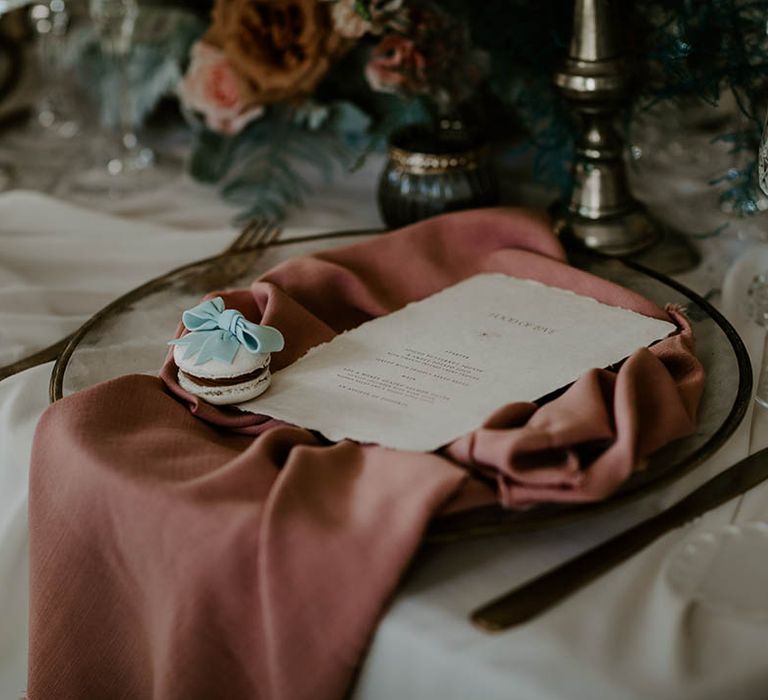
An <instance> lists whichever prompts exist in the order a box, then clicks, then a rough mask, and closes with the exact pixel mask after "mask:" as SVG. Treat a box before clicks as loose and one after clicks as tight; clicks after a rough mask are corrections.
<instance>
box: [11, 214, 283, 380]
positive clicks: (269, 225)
mask: <svg viewBox="0 0 768 700" xmlns="http://www.w3.org/2000/svg"><path fill="white" fill-rule="evenodd" d="M281 233H282V229H281V227H280V226H278V225H277V224H276V223H274V222H273V221H270V220H268V219H263V218H261V217H255V218H253V219H250V220H249V221H248V222H247V223H246V224H245V226H243V228H242V229H241V231H240V233H239V234H238V235H237V236H236V237H235V239H234V240H233V241H232V242H231V243H230V244H229V245H228V246H227V247H226V248H225V249H224V251H223V252H225V253H233V252H240V251H245V250H249V249H251V248H266V247H267V246H269V245H271V244H272V243H274V242H275V241H276V240H277V239H278V238H279V237H280V234H281ZM76 332H77V331H75V333H76ZM75 333H71V334H70V335H68V336H67V337H66V338H62V339H61V340H59V341H58V342H56V343H54V344H53V345H49V346H48V347H47V348H43V349H42V350H39V351H38V352H36V353H34V354H32V355H29V356H27V357H24V358H22V359H21V360H17V361H16V362H13V363H11V364H9V365H6V366H5V367H0V381H2V380H3V379H6V378H7V377H10V376H12V375H14V374H18V373H19V372H23V371H24V370H27V369H31V368H32V367H37V365H42V364H43V363H45V362H52V361H53V360H55V359H57V358H58V357H59V355H60V354H61V353H62V351H63V350H64V348H66V347H67V345H68V344H69V341H70V340H72V338H73V337H74V335H75Z"/></svg>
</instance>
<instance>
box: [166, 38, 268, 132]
mask: <svg viewBox="0 0 768 700" xmlns="http://www.w3.org/2000/svg"><path fill="white" fill-rule="evenodd" d="M178 91H179V97H180V98H181V100H182V102H184V104H185V105H186V106H187V107H189V108H190V109H193V110H195V111H196V112H200V113H202V115H203V117H204V118H205V123H206V125H207V126H208V128H209V129H212V130H213V131H219V132H221V133H223V134H229V135H233V134H236V133H238V132H239V131H240V130H241V129H242V128H243V127H244V126H245V125H246V124H247V123H248V122H250V121H251V120H252V119H256V118H257V117H260V116H261V115H262V114H263V112H264V107H263V106H262V105H253V104H250V102H251V97H252V92H251V89H250V87H249V86H248V84H247V83H246V82H245V81H244V80H243V79H242V78H241V77H240V76H239V75H238V74H237V72H235V70H234V68H233V67H232V64H231V63H230V62H229V59H228V58H227V57H226V55H225V54H224V52H223V51H221V50H219V49H217V48H216V47H215V46H211V45H210V44H206V43H205V42H202V41H198V42H197V43H195V44H194V45H193V46H192V52H191V60H190V63H189V68H188V69H187V73H186V75H185V76H184V78H183V79H182V81H181V82H180V83H179V88H178Z"/></svg>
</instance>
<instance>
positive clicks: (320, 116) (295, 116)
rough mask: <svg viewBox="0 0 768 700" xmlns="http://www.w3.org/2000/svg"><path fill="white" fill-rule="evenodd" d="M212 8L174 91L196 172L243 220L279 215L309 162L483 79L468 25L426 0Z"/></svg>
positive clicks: (351, 153) (293, 198)
mask: <svg viewBox="0 0 768 700" xmlns="http://www.w3.org/2000/svg"><path fill="white" fill-rule="evenodd" d="M211 17H212V21H211V25H210V27H209V28H208V29H207V31H206V32H205V34H204V35H203V36H202V37H201V38H200V39H199V40H198V41H197V42H195V44H194V45H193V46H192V49H191V52H190V60H189V65H188V67H187V70H186V73H185V75H184V77H183V79H182V80H181V82H180V84H179V87H178V94H179V96H180V98H181V102H182V105H183V107H184V110H185V113H186V114H187V116H188V117H189V119H190V122H191V123H192V124H193V128H194V129H195V131H196V136H197V138H196V148H195V153H194V154H193V158H192V172H193V175H195V176H196V177H198V178H199V179H201V180H203V181H206V182H211V183H215V184H217V185H218V186H219V187H220V189H221V191H222V194H223V195H224V196H225V197H226V198H228V199H230V200H232V201H234V202H237V203H241V204H243V205H245V206H247V208H246V209H245V210H244V211H243V213H242V216H243V218H245V217H248V216H250V215H251V214H252V213H255V212H256V211H258V212H259V213H261V214H262V215H263V214H265V213H267V214H271V215H272V216H275V217H279V216H281V215H282V214H283V213H284V212H285V210H286V208H287V207H288V206H290V205H292V204H296V203H298V202H299V201H301V198H302V196H303V194H304V193H305V192H306V189H307V188H306V184H305V181H304V180H303V178H302V176H301V174H300V173H301V172H302V168H303V166H304V165H307V164H308V165H310V166H314V167H316V168H319V169H321V170H322V171H323V172H324V173H325V174H326V175H327V174H330V173H332V171H333V169H334V167H335V164H341V166H342V167H349V166H350V165H351V164H352V163H354V161H355V160H356V159H357V158H359V157H360V155H361V153H364V152H365V151H366V149H369V148H372V147H375V146H376V144H377V143H380V142H381V141H382V139H383V138H384V137H385V136H386V134H387V133H389V132H391V131H392V130H393V129H395V128H397V127H399V126H401V125H403V124H407V123H411V122H414V121H425V120H431V121H435V120H437V119H439V118H440V117H441V116H445V115H447V114H452V113H454V112H455V111H456V110H458V109H461V108H462V107H463V105H464V104H465V103H467V102H469V101H471V99H472V97H473V95H474V94H475V92H476V90H477V89H478V86H479V85H480V84H481V83H482V82H483V80H484V79H485V77H486V76H487V66H488V58H487V54H486V53H485V52H483V51H482V50H480V49H478V48H476V47H475V46H473V44H472V41H471V39H470V35H469V31H468V28H467V26H466V24H464V23H462V22H461V21H460V20H459V18H458V17H457V16H456V15H455V14H453V13H450V12H447V11H446V10H445V9H443V8H442V7H441V6H440V5H438V4H437V3H436V2H434V1H432V0H367V1H366V0H336V1H335V2H334V1H332V0H325V1H319V2H318V1H317V0H286V1H283V0H281V1H280V2H275V1H274V0H216V2H215V3H214V5H213V10H212V13H211ZM349 73H351V74H352V78H351V79H347V75H348V74H349ZM377 95H378V97H377ZM384 96H386V97H388V98H389V100H386V99H384Z"/></svg>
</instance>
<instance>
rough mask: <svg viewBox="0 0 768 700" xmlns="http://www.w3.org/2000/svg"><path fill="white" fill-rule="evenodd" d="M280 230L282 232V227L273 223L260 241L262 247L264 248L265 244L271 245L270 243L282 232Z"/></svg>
mask: <svg viewBox="0 0 768 700" xmlns="http://www.w3.org/2000/svg"><path fill="white" fill-rule="evenodd" d="M282 232H283V229H282V227H280V226H278V225H277V224H275V223H273V224H272V226H271V227H270V229H269V230H268V231H267V233H266V234H265V236H264V238H263V239H262V240H261V241H260V245H261V246H262V247H263V248H266V247H267V246H269V245H272V243H274V242H275V241H276V240H277V239H278V238H280V235H281V234H282Z"/></svg>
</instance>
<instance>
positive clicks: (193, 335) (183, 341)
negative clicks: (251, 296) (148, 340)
mask: <svg viewBox="0 0 768 700" xmlns="http://www.w3.org/2000/svg"><path fill="white" fill-rule="evenodd" d="M181 321H182V323H183V324H184V326H185V328H186V329H187V330H188V331H190V333H188V334H187V335H185V336H182V337H181V338H177V339H176V340H171V341H169V343H168V344H169V345H181V346H186V348H187V351H186V352H185V353H184V357H183V359H185V360H186V359H187V358H188V357H192V356H193V355H194V354H195V353H199V354H198V357H197V360H196V361H195V364H196V365H202V364H203V363H204V362H207V361H208V360H222V361H223V362H227V363H229V364H231V363H232V361H233V360H234V359H235V355H236V354H237V350H238V348H239V347H240V346H241V345H242V346H243V347H244V348H245V349H246V350H248V352H252V353H257V352H277V351H279V350H282V349H283V346H284V345H285V342H284V341H283V334H282V333H281V332H280V331H279V330H277V328H272V327H271V326H260V325H259V324H258V323H251V322H250V321H247V320H246V319H245V316H243V314H241V313H240V312H239V311H237V310H235V309H227V308H225V307H224V300H223V299H222V298H221V297H216V298H215V299H209V300H208V301H204V302H203V303H202V304H198V305H197V306H195V307H194V308H192V309H187V310H186V311H185V312H184V313H183V314H182V316H181Z"/></svg>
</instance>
